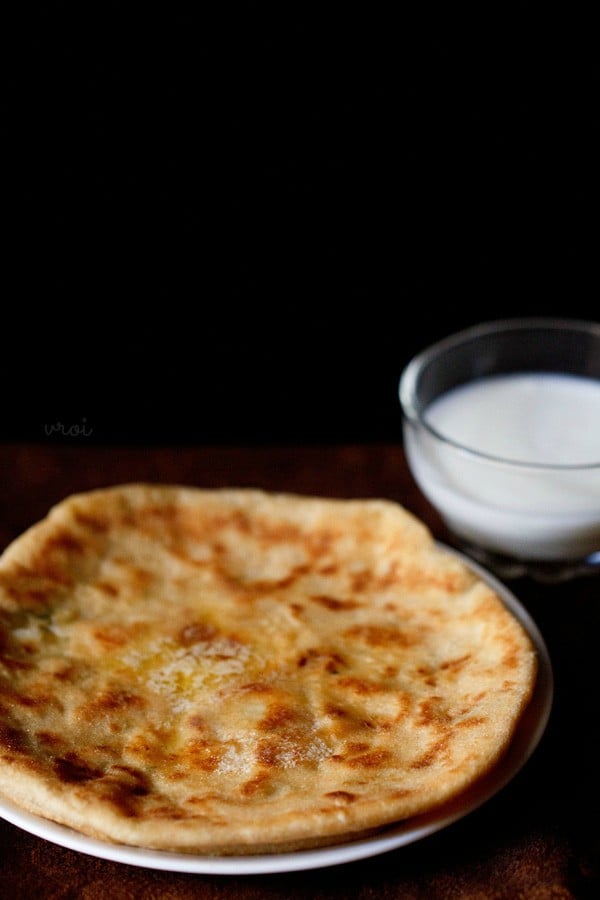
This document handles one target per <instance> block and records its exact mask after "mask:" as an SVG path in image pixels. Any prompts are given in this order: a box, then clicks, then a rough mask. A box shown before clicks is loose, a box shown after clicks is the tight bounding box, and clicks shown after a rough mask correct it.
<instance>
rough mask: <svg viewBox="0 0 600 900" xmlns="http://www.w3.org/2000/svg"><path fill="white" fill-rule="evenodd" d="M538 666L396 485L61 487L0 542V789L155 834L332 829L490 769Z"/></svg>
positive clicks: (375, 819)
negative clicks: (397, 494) (351, 493)
mask: <svg viewBox="0 0 600 900" xmlns="http://www.w3.org/2000/svg"><path fill="white" fill-rule="evenodd" d="M535 672H536V657H535V653H534V650H533V648H532V646H531V644H530V641H529V638H528V637H527V635H526V633H525V632H524V630H523V628H522V627H521V625H520V624H519V623H518V622H517V620H516V619H515V618H514V617H513V615H512V614H511V613H509V612H508V611H507V610H506V609H505V607H504V605H503V604H502V602H501V601H500V599H499V598H498V596H496V595H495V593H494V592H493V591H492V589H491V588H490V587H489V586H487V585H486V584H485V583H483V582H482V581H481V580H480V579H479V578H478V576H477V575H475V574H474V573H473V572H472V571H471V570H470V569H469V568H467V567H466V566H465V565H464V564H463V563H462V561H460V560H459V559H458V558H457V557H456V556H454V555H453V554H450V553H448V552H445V551H443V550H441V549H440V548H439V547H437V546H436V544H435V543H434V541H433V539H432V537H431V535H430V533H429V532H428V530H427V529H426V528H425V527H424V526H423V525H422V524H421V523H420V522H419V521H417V520H416V519H415V518H414V517H413V516H412V515H410V514H409V513H408V512H407V511H406V510H404V509H403V508H401V507H400V506H398V505H396V504H394V503H391V502H389V501H383V500H381V501H379V500H356V501H349V500H331V499H320V498H313V497H299V496H294V495H289V494H268V493H265V492H261V491H257V490H247V489H243V490H216V491H209V490H201V489H194V488H185V487H178V486H159V485H146V484H134V485H126V486H119V487H115V488H107V489H103V490H98V491H93V492H90V493H87V494H80V495H75V496H73V497H70V498H68V499H66V500H65V501H63V502H62V503H60V504H59V505H57V506H56V507H54V509H52V510H51V512H50V513H49V515H48V517H47V518H46V519H44V520H43V521H42V522H40V523H38V524H37V525H35V526H33V527H32V528H31V529H30V530H29V531H27V532H26V533H25V534H24V535H22V536H21V537H20V538H18V539H17V540H16V541H15V542H14V543H13V544H12V545H11V546H10V547H8V549H7V550H6V551H5V552H4V554H3V556H2V558H1V559H0V794H1V795H4V796H5V797H6V798H9V799H11V800H12V801H14V802H15V803H17V804H18V805H20V806H21V807H22V808H24V809H26V810H28V811H30V812H33V813H36V814H38V815H41V816H44V817H46V818H48V819H51V820H55V821H58V822H60V823H63V824H66V825H68V826H71V827H72V828H74V829H76V830H78V831H80V832H83V833H84V834H87V835H92V836H95V837H99V838H101V839H104V840H107V841H112V842H119V843H123V844H127V845H135V846H143V847H147V848H159V849H168V850H178V851H184V852H193V853H201V854H231V853H247V854H250V853H261V852H277V851H280V850H284V849H285V850H289V849H295V848H301V847H310V846H318V845H324V844H328V843H339V842H341V841H347V840H349V839H351V838H353V837H355V836H357V835H360V834H363V833H365V832H368V831H369V830H371V829H378V828H381V827H383V826H385V825H386V824H389V823H391V822H395V821H397V820H400V819H402V818H405V817H408V816H413V815H415V814H417V813H422V812H424V811H427V810H430V809H432V808H433V807H435V806H437V805H439V804H442V803H443V802H444V801H446V800H448V799H449V798H451V797H453V796H455V795H457V794H458V793H459V792H461V791H463V790H464V789H465V788H467V787H468V786H469V785H471V784H473V782H474V781H475V780H476V779H478V778H479V777H480V776H482V775H483V774H484V773H485V772H487V771H488V770H489V769H490V767H492V766H493V765H494V764H495V763H496V761H497V760H498V758H499V756H500V755H501V754H502V753H503V751H505V750H506V748H507V746H508V744H509V742H510V740H511V736H512V735H513V732H514V729H515V727H516V724H517V722H518V720H519V717H520V716H521V713H522V711H523V709H524V707H525V706H526V704H527V702H528V700H529V698H530V696H531V692H532V689H533V684H534V680H535Z"/></svg>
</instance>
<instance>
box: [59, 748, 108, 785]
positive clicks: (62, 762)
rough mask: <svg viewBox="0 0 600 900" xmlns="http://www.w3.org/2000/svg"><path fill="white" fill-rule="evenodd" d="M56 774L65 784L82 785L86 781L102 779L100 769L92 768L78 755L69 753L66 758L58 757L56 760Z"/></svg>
mask: <svg viewBox="0 0 600 900" xmlns="http://www.w3.org/2000/svg"><path fill="white" fill-rule="evenodd" d="M53 768H54V772H55V774H56V777H57V778H58V779H59V780H60V781H63V782H65V784H81V783H82V782H85V781H92V780H93V779H95V778H101V777H102V774H103V773H102V771H101V770H100V769H95V768H92V767H91V766H89V765H88V764H87V762H86V761H85V760H83V759H81V757H79V756H77V754H76V753H67V754H66V755H65V756H58V757H57V758H56V759H55V760H54V765H53Z"/></svg>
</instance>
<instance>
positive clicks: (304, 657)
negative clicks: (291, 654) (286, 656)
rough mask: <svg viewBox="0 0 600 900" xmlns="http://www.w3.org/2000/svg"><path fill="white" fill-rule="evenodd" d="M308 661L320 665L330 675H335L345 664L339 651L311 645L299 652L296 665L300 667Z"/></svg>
mask: <svg viewBox="0 0 600 900" xmlns="http://www.w3.org/2000/svg"><path fill="white" fill-rule="evenodd" d="M309 662H314V663H315V664H319V665H321V666H322V667H323V668H324V669H325V671H326V672H329V673H330V674H331V675H336V674H337V673H338V672H339V671H340V670H341V669H343V668H344V666H345V661H344V659H343V657H342V656H340V654H339V653H336V652H335V651H333V650H325V649H320V648H319V647H311V648H310V649H309V650H307V651H306V652H305V653H302V654H300V656H299V657H298V661H297V666H298V667H299V668H301V669H302V668H304V666H306V665H307V664H308V663H309Z"/></svg>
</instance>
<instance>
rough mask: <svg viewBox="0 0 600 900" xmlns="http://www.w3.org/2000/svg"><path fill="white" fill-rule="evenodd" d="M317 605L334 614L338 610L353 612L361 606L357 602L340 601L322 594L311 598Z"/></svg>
mask: <svg viewBox="0 0 600 900" xmlns="http://www.w3.org/2000/svg"><path fill="white" fill-rule="evenodd" d="M311 600H313V601H314V602H315V603H318V604H319V605H320V606H324V607H325V608H326V609H330V610H332V611H333V612H336V611H338V610H351V609H356V608H357V606H359V605H360V604H359V603H357V602H356V600H340V599H339V598H338V597H329V596H327V595H325V594H320V595H318V596H316V597H311Z"/></svg>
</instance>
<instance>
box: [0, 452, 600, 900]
mask: <svg viewBox="0 0 600 900" xmlns="http://www.w3.org/2000/svg"><path fill="white" fill-rule="evenodd" d="M0 473H1V478H2V491H1V492H0V545H1V547H2V548H3V547H5V546H6V545H7V544H8V543H9V542H10V541H11V540H12V539H13V538H15V537H16V536H17V535H18V534H19V533H21V532H22V531H23V530H24V529H25V528H27V527H28V526H29V525H30V524H32V523H33V522H34V521H36V520H37V519H39V518H41V517H42V516H44V515H45V513H46V512H47V510H48V508H49V507H50V506H51V505H52V504H54V503H55V502H57V501H59V500H60V499H62V498H63V497H64V496H65V495H67V494H69V493H72V492H75V491H81V490H87V489H90V488H94V487H100V486H103V485H108V484H116V483H120V482H126V481H133V480H135V481H139V480H144V481H152V482H170V483H181V484H190V485H199V486H205V487H219V486H253V487H262V488H265V489H269V490H284V491H295V492H301V493H310V494H321V495H324V496H333V497H374V496H381V497H386V498H390V499H393V500H396V501H399V502H401V503H403V504H404V505H405V506H406V507H407V508H408V509H410V510H411V511H412V512H414V513H416V514H417V515H418V516H420V517H421V518H422V519H423V520H424V521H425V522H427V524H428V525H429V526H430V528H431V530H432V531H433V533H434V535H435V536H436V537H437V538H438V539H440V540H448V536H447V535H446V534H445V531H444V529H443V527H442V524H441V523H440V521H439V520H438V519H437V517H436V516H435V514H434V513H433V511H432V510H431V508H430V507H429V506H428V504H427V503H426V501H425V500H424V499H423V498H422V496H421V495H420V493H419V492H418V490H417V489H416V487H415V485H414V483H413V481H412V479H411V476H410V474H409V472H408V469H407V467H406V463H405V459H404V455H403V451H402V447H401V446H400V445H396V444H373V443H368V444H364V445H334V446H329V445H328V446H289V445H285V446H269V447H262V446H240V447H233V446H224V447H222V446H185V447H176V446H173V447H171V446H153V447H149V448H148V447H114V446H106V447H103V446H91V445H87V444H86V443H85V440H84V439H83V438H82V439H81V440H79V441H72V442H71V443H68V442H65V443H54V442H53V441H52V440H48V441H47V442H45V443H39V444H6V445H3V446H0ZM508 586H509V587H510V589H511V590H512V592H513V593H514V594H515V595H516V596H517V598H518V599H519V600H520V601H521V603H522V604H523V606H524V607H525V609H526V610H527V611H528V612H529V613H530V615H531V616H532V617H533V619H534V621H535V622H536V623H537V626H538V628H539V629H540V632H541V634H542V635H543V638H544V640H545V642H546V644H547V646H548V650H549V653H550V657H551V659H552V666H553V670H554V678H555V695H554V704H553V708H552V714H551V717H550V721H549V724H548V727H547V729H546V732H545V734H544V736H543V738H542V740H541V743H540V744H539V745H538V747H537V749H536V750H535V752H534V754H533V756H532V757H531V758H530V759H529V760H528V762H527V763H526V764H525V766H524V767H523V768H522V769H521V770H520V771H519V772H518V774H517V775H516V776H515V777H514V778H513V779H512V780H511V781H510V783H509V784H508V785H507V786H505V787H504V788H503V789H502V790H501V791H500V792H499V793H497V794H496V795H495V796H493V797H492V798H491V799H490V800H488V801H487V802H486V803H485V804H484V805H483V806H481V807H480V808H478V809H476V810H474V811H473V812H471V813H469V814H468V815H466V816H465V817H463V818H461V819H459V820H458V821H456V822H454V823H453V824H451V825H449V826H448V827H446V828H443V829H442V830H440V831H437V832H436V833H434V834H431V835H429V836H427V837H424V838H423V839H420V840H418V841H415V842H413V843H410V844H408V845H406V846H402V847H400V848H397V849H394V850H391V851H389V852H386V853H383V854H381V855H377V856H373V857H370V858H366V859H363V860H357V861H352V862H348V863H345V864H343V865H333V866H328V867H320V868H317V869H313V870H307V871H296V872H287V873H285V872H284V873H279V874H249V875H244V874H241V873H236V872H232V873H230V874H219V875H211V874H188V873H180V872H171V871H163V870H156V869H153V868H146V867H140V866H134V865H129V864H125V863H121V862H114V861H111V860H107V859H103V858H98V857H96V856H93V855H89V854H86V853H79V852H77V851H75V850H71V849H67V848H65V847H63V846H60V845H58V844H55V843H51V842H48V841H46V840H43V839H41V838H38V837H35V836H33V835H32V834H30V833H29V832H26V831H23V830H21V829H20V828H18V827H16V826H15V825H12V824H10V823H8V822H6V821H4V820H2V819H0V897H2V898H3V900H12V898H23V900H25V898H27V900H29V898H32V897H40V898H44V900H45V898H77V900H80V898H81V900H84V898H85V900H99V898H111V900H118V898H137V897H140V898H141V897H143V898H144V900H149V898H165V900H167V898H168V900H170V898H188V897H189V898H192V897H194V898H197V897H207V898H208V897H210V898H211V900H216V898H236V900H242V898H252V900H260V898H270V900H272V898H279V897H281V898H285V900H293V898H307V897H311V898H332V900H337V898H340V900H341V898H350V897H352V898H363V900H367V898H378V900H379V898H380V900H385V898H391V897H394V898H395V897H402V898H424V900H435V898H458V897H460V898H507V900H508V898H510V900H514V898H519V897H522V898H530V897H531V898H545V897H547V898H563V897H564V898H569V897H574V898H580V897H582V898H585V897H588V896H590V897H592V896H598V895H599V893H598V889H599V887H600V823H599V819H598V814H597V811H598V801H599V799H600V798H599V793H600V790H599V786H600V779H599V778H598V767H597V761H598V758H599V757H600V753H599V751H600V735H599V733H598V729H597V724H596V723H597V718H598V704H597V684H598V665H597V661H598V646H597V640H598V638H597V635H598V633H599V626H600V604H599V603H598V591H599V587H600V582H599V581H598V578H597V577H587V578H580V579H577V580H573V581H570V582H567V583H563V584H558V585H542V584H535V583H532V582H529V581H527V580H526V579H520V580H518V581H514V582H512V583H510V584H509V585H508Z"/></svg>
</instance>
